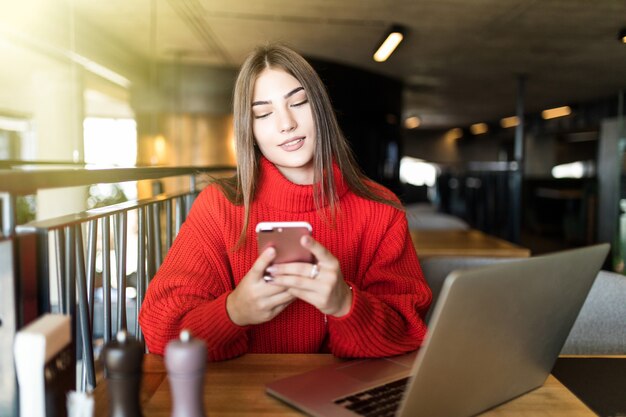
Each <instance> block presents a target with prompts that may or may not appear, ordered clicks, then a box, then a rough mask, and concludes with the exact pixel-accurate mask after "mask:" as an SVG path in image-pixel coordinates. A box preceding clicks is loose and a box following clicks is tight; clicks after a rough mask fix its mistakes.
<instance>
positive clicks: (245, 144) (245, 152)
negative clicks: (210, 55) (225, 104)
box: [217, 44, 402, 245]
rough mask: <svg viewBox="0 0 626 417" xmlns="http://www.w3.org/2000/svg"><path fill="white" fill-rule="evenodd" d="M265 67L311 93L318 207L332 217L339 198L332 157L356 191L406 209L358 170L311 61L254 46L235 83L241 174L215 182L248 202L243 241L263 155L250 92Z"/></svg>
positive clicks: (285, 51)
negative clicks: (256, 136)
mask: <svg viewBox="0 0 626 417" xmlns="http://www.w3.org/2000/svg"><path fill="white" fill-rule="evenodd" d="M266 68H274V69H276V68H280V69H282V70H284V71H286V72H287V73H288V74H290V75H291V76H293V77H294V78H296V79H297V80H298V81H299V82H300V84H301V85H302V87H304V91H305V92H306V94H307V98H308V100H309V103H310V105H311V111H312V113H313V120H314V122H315V129H316V137H317V140H316V141H315V151H314V156H313V164H314V179H313V183H314V190H315V193H314V201H315V206H316V207H317V208H318V210H320V209H321V208H323V207H325V206H328V208H329V212H330V215H331V219H334V216H335V213H336V210H337V207H338V200H339V199H338V196H337V186H336V184H335V179H334V176H333V174H332V172H333V168H332V167H333V161H334V162H335V163H337V165H338V167H339V169H340V171H341V173H342V175H343V178H344V181H345V182H346V184H347V185H348V187H349V188H350V189H351V190H352V192H354V193H355V194H356V195H358V196H361V197H364V198H367V199H370V200H373V201H378V202H381V203H384V204H388V205H391V206H393V207H396V208H398V209H402V206H401V205H400V204H399V203H398V202H396V201H394V200H390V199H388V198H386V197H384V196H383V195H381V194H380V192H378V191H377V190H376V189H373V188H372V187H371V186H369V185H368V184H367V183H366V180H367V177H365V175H364V174H363V173H362V172H361V170H360V169H359V167H358V165H357V163H356V161H355V159H354V156H353V154H352V151H351V150H350V147H349V145H348V142H347V140H346V138H345V137H344V135H343V133H342V132H341V129H340V128H339V124H338V123H337V119H336V117H335V112H334V111H333V108H332V105H331V102H330V98H329V97H328V93H327V92H326V88H325V87H324V84H323V83H322V80H321V79H320V77H319V76H318V75H317V73H316V72H315V70H314V69H313V68H312V67H311V65H310V64H309V63H308V62H307V61H306V60H305V59H304V58H303V57H302V56H301V55H299V54H298V53H297V52H295V51H293V50H292V49H290V48H288V47H287V46H284V45H280V44H269V45H265V46H261V47H258V48H257V49H255V50H254V51H253V52H252V53H251V54H250V55H249V56H248V57H247V58H246V60H245V62H244V63H243V65H242V66H241V69H240V71H239V75H238V77H237V81H236V83H235V91H234V108H233V113H234V122H235V148H236V153H237V173H236V174H235V176H234V177H232V178H229V179H224V180H218V181H217V183H218V185H220V186H221V189H222V191H223V193H224V195H225V196H226V198H228V200H229V201H230V202H232V203H233V204H237V205H241V204H243V206H244V217H245V218H244V224H243V229H242V231H241V236H240V238H239V245H241V244H242V243H243V242H244V241H245V232H246V229H247V227H248V221H249V218H250V203H251V202H252V200H253V199H254V195H255V192H256V182H257V177H258V168H259V159H260V157H261V151H260V150H259V148H258V147H256V146H254V145H255V139H254V135H253V132H252V100H253V97H252V95H253V92H254V83H255V82H256V80H257V77H258V76H259V74H260V73H261V72H262V71H263V70H264V69H266Z"/></svg>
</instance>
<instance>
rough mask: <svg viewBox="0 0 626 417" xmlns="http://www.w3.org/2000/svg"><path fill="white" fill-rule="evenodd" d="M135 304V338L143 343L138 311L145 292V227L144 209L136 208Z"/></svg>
mask: <svg viewBox="0 0 626 417" xmlns="http://www.w3.org/2000/svg"><path fill="white" fill-rule="evenodd" d="M137 223H138V225H137V226H138V227H137V303H136V307H137V310H136V314H135V318H136V320H135V337H136V338H137V340H139V341H143V334H142V333H141V328H140V327H139V311H140V310H141V304H142V303H143V299H144V295H145V291H146V285H145V283H146V245H145V242H146V240H145V239H146V236H145V235H146V226H145V208H144V207H139V208H137Z"/></svg>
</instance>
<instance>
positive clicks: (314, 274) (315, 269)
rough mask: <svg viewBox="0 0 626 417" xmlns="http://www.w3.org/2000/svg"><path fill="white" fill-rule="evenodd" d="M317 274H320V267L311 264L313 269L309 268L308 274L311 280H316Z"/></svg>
mask: <svg viewBox="0 0 626 417" xmlns="http://www.w3.org/2000/svg"><path fill="white" fill-rule="evenodd" d="M319 273H320V267H319V266H317V264H313V267H312V268H311V274H310V277H311V279H315V278H317V276H318V275H319Z"/></svg>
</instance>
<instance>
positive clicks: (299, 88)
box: [252, 87, 304, 107]
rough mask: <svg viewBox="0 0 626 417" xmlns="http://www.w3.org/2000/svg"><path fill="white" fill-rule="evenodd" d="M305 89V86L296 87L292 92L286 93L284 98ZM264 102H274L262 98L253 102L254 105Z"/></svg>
mask: <svg viewBox="0 0 626 417" xmlns="http://www.w3.org/2000/svg"><path fill="white" fill-rule="evenodd" d="M301 90H304V87H296V88H294V89H293V90H291V91H290V92H288V93H287V94H285V95H284V96H283V98H289V97H291V96H293V95H294V94H296V93H297V92H298V91H301ZM263 104H272V102H271V101H270V100H260V101H253V102H252V106H253V107H254V106H261V105H263Z"/></svg>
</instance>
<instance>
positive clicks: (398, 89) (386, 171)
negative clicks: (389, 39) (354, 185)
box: [307, 58, 402, 192]
mask: <svg viewBox="0 0 626 417" xmlns="http://www.w3.org/2000/svg"><path fill="white" fill-rule="evenodd" d="M307 60H308V61H309V62H310V63H311V65H312V66H313V68H315V70H316V71H317V72H318V74H319V75H320V77H321V79H322V81H323V82H324V84H325V85H326V88H327V89H328V93H329V95H330V98H331V101H332V104H333V107H334V109H335V111H336V114H337V119H338V121H339V125H340V126H341V128H342V130H343V132H344V134H345V135H346V137H347V139H348V141H349V142H350V144H351V146H352V150H353V151H354V154H355V156H356V159H357V161H358V162H359V164H360V166H361V168H362V169H363V171H365V173H366V175H368V176H369V177H370V178H372V179H374V180H375V181H377V182H380V183H381V184H384V185H386V186H387V187H389V188H391V189H392V190H394V191H396V192H398V187H399V180H398V170H399V159H400V155H401V154H402V149H401V148H400V147H401V144H400V114H401V110H402V83H401V82H400V81H398V80H395V79H393V78H389V77H385V76H382V75H379V74H374V73H371V72H367V71H363V70H360V69H357V68H354V67H349V66H345V65H340V64H336V63H330V62H326V61H321V60H318V59H312V58H307Z"/></svg>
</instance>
